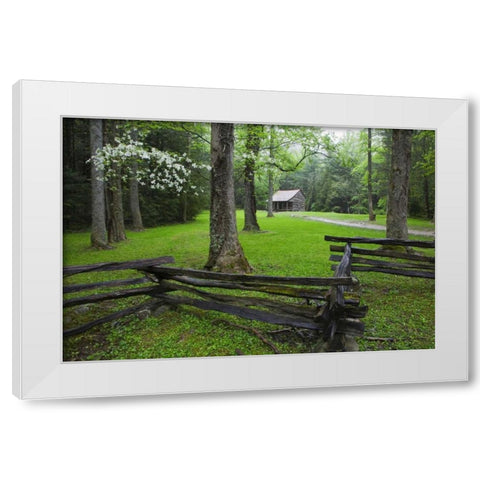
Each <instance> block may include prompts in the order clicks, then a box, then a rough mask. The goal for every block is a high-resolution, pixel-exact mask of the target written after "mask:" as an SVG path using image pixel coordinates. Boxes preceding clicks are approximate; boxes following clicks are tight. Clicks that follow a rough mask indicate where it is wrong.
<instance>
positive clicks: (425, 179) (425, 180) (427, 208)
mask: <svg viewBox="0 0 480 480" xmlns="http://www.w3.org/2000/svg"><path fill="white" fill-rule="evenodd" d="M423 198H424V199H425V211H426V214H427V218H428V219H429V220H431V219H432V217H433V212H432V207H431V205H430V188H429V185H428V177H427V176H424V177H423Z"/></svg>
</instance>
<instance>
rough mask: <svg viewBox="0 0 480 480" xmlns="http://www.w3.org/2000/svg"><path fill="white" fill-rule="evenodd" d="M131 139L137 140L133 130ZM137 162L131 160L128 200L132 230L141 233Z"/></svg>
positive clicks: (141, 222)
mask: <svg viewBox="0 0 480 480" xmlns="http://www.w3.org/2000/svg"><path fill="white" fill-rule="evenodd" d="M130 135H131V138H132V140H134V141H137V140H138V130H136V129H135V128H134V129H133V130H132V131H131V134H130ZM137 169H138V160H137V159H136V158H132V164H131V175H130V179H129V185H128V186H129V192H128V193H129V200H130V213H131V215H132V230H134V231H136V232H143V230H144V228H143V221H142V213H141V212H140V201H139V198H138V180H137Z"/></svg>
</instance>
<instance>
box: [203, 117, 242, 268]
mask: <svg viewBox="0 0 480 480" xmlns="http://www.w3.org/2000/svg"><path fill="white" fill-rule="evenodd" d="M233 148H234V126H233V124H232V123H212V126H211V195H210V248H209V255H208V260H207V263H206V265H205V268H206V269H208V270H212V269H215V270H219V271H222V272H242V273H247V272H250V271H251V267H250V265H249V263H248V261H247V259H246V258H245V255H244V253H243V249H242V246H241V245H240V242H239V241H238V231H237V221H236V214H235V197H234V186H233Z"/></svg>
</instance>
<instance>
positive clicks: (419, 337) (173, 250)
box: [64, 212, 435, 361]
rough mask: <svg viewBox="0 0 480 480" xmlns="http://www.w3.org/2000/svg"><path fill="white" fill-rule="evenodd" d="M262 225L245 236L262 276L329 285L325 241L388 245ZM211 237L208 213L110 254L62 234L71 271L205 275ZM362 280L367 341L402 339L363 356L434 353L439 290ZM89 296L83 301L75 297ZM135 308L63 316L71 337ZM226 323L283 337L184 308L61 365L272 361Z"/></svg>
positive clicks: (293, 340)
mask: <svg viewBox="0 0 480 480" xmlns="http://www.w3.org/2000/svg"><path fill="white" fill-rule="evenodd" d="M335 215H337V214H335ZM322 216H323V214H322ZM363 217H364V216H363ZM258 219H259V223H260V226H261V228H262V233H243V232H240V234H239V238H240V242H241V243H242V246H243V248H244V251H245V254H246V256H247V258H248V260H249V262H250V264H251V265H252V267H253V268H254V273H255V274H266V275H291V276H331V275H332V272H331V269H330V265H331V262H330V261H329V260H328V258H329V256H330V251H329V243H328V242H325V241H324V239H323V238H324V235H326V234H329V235H337V236H365V237H379V236H380V237H381V236H383V235H380V232H378V231H375V230H369V229H363V228H352V227H347V226H338V225H334V224H326V223H322V222H308V221H305V220H304V219H302V218H297V217H291V216H290V215H285V214H282V215H276V216H275V217H273V218H267V217H266V215H265V213H264V212H259V213H258ZM238 225H239V229H241V228H242V226H243V214H242V212H238ZM208 230H209V225H208V213H202V214H201V215H199V216H198V217H197V220H196V221H194V222H191V223H188V224H179V225H171V226H164V227H158V228H152V229H147V230H146V231H145V232H142V233H137V232H127V236H128V240H127V241H125V242H122V243H119V244H117V245H116V248H114V249H112V250H104V251H101V250H92V249H91V248H89V234H88V233H75V234H65V235H64V265H79V264H87V263H97V262H105V261H123V260H132V259H142V258H152V257H158V256H164V255H172V256H173V257H175V264H176V265H178V266H185V267H191V268H202V267H203V265H204V263H205V261H206V258H207V254H208V245H209V236H208ZM412 238H419V239H422V238H423V239H424V237H412ZM128 276H132V272H125V271H120V272H103V273H89V274H82V275H75V276H72V277H68V278H66V280H65V283H69V284H71V283H83V282H92V281H102V280H103V281H104V280H109V279H114V278H123V277H128ZM137 276H138V274H137ZM357 276H358V278H359V279H360V283H361V293H362V302H363V303H364V304H366V305H368V306H369V312H368V315H367V317H366V318H365V319H364V321H365V327H366V332H365V336H366V337H388V338H390V337H391V338H394V339H395V341H393V342H390V341H373V340H366V339H360V340H359V345H360V349H361V350H363V351H367V350H387V349H424V348H434V347H435V334H434V325H435V316H434V308H435V295H434V294H435V289H434V282H432V281H431V280H425V279H413V278H406V277H396V276H393V275H381V274H375V273H364V272H359V273H358V275H357ZM88 293H92V292H88ZM85 294H86V293H85V292H81V293H78V294H71V295H70V296H74V295H80V296H83V295H85ZM70 296H69V297H70ZM135 302H138V298H137V299H136V300H134V299H120V300H116V301H109V302H105V303H106V305H103V304H97V305H87V306H84V307H72V308H68V309H66V311H65V314H64V325H65V328H71V327H72V326H76V325H80V324H83V323H86V322H88V321H90V320H93V319H95V318H98V317H99V316H103V315H106V314H107V313H109V312H111V311H112V309H113V310H114V309H121V308H126V307H127V306H129V305H132V304H134V303H135ZM222 319H227V320H229V321H230V322H234V323H237V324H240V325H245V326H251V327H254V328H255V329H257V330H259V331H261V332H268V331H269V330H275V329H277V328H279V327H277V326H271V325H268V324H263V323H260V322H252V321H248V320H241V319H238V318H235V317H231V316H228V315H224V314H220V313H215V312H204V311H199V310H197V309H194V308H191V307H179V308H176V309H173V310H168V311H165V312H163V313H162V314H161V315H159V316H152V317H148V318H144V319H140V318H137V317H136V316H131V317H128V318H126V319H122V320H119V321H117V322H112V323H108V324H104V325H100V326H98V327H95V328H93V329H91V330H89V331H88V332H86V333H84V334H82V335H77V336H75V337H69V338H67V339H66V340H65V342H64V360H65V361H69V360H105V359H129V358H130V359H131V358H167V357H198V356H202V357H203V356H218V355H220V356H226V355H235V354H238V353H243V354H247V355H258V354H271V353H272V350H271V348H270V347H269V346H267V345H266V344H264V343H263V342H262V341H261V340H260V339H258V338H257V337H256V336H254V335H252V334H251V333H249V332H246V331H244V330H240V329H237V328H234V327H232V326H230V325H226V324H225V323H222V322H221V320H222ZM266 335H268V333H267V334H266ZM268 338H273V337H268ZM307 340H308V339H307ZM273 341H274V342H275V344H276V345H277V347H278V348H279V350H280V352H282V353H302V352H309V351H311V344H309V342H308V341H306V340H305V339H303V340H302V338H301V337H300V336H295V335H293V336H292V335H291V336H288V337H283V338H279V337H278V336H277V337H275V339H273Z"/></svg>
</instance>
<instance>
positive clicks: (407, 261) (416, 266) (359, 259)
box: [325, 235, 435, 279]
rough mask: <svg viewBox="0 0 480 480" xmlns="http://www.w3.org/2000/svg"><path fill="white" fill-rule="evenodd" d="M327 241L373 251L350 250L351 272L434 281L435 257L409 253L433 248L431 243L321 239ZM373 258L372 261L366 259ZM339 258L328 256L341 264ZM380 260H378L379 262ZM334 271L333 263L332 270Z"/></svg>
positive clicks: (340, 247)
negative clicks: (360, 245)
mask: <svg viewBox="0 0 480 480" xmlns="http://www.w3.org/2000/svg"><path fill="white" fill-rule="evenodd" d="M325 240H326V241H328V242H341V243H343V244H346V245H347V246H350V247H351V245H352V244H364V245H370V246H373V247H374V248H357V247H351V253H352V255H351V271H353V272H377V273H385V274H389V275H401V276H407V277H419V278H429V279H435V256H432V255H427V254H425V253H423V252H418V251H415V250H413V248H414V247H415V248H422V249H434V248H435V241H420V240H395V239H391V238H364V237H334V236H330V235H326V236H325ZM344 249H345V245H330V251H331V252H342V251H344ZM370 257H376V258H370ZM342 258H343V257H342V256H341V255H335V254H334V255H331V256H330V260H331V261H332V262H341V261H342ZM379 258H382V260H379ZM334 268H336V266H335V264H334V265H332V269H334Z"/></svg>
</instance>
